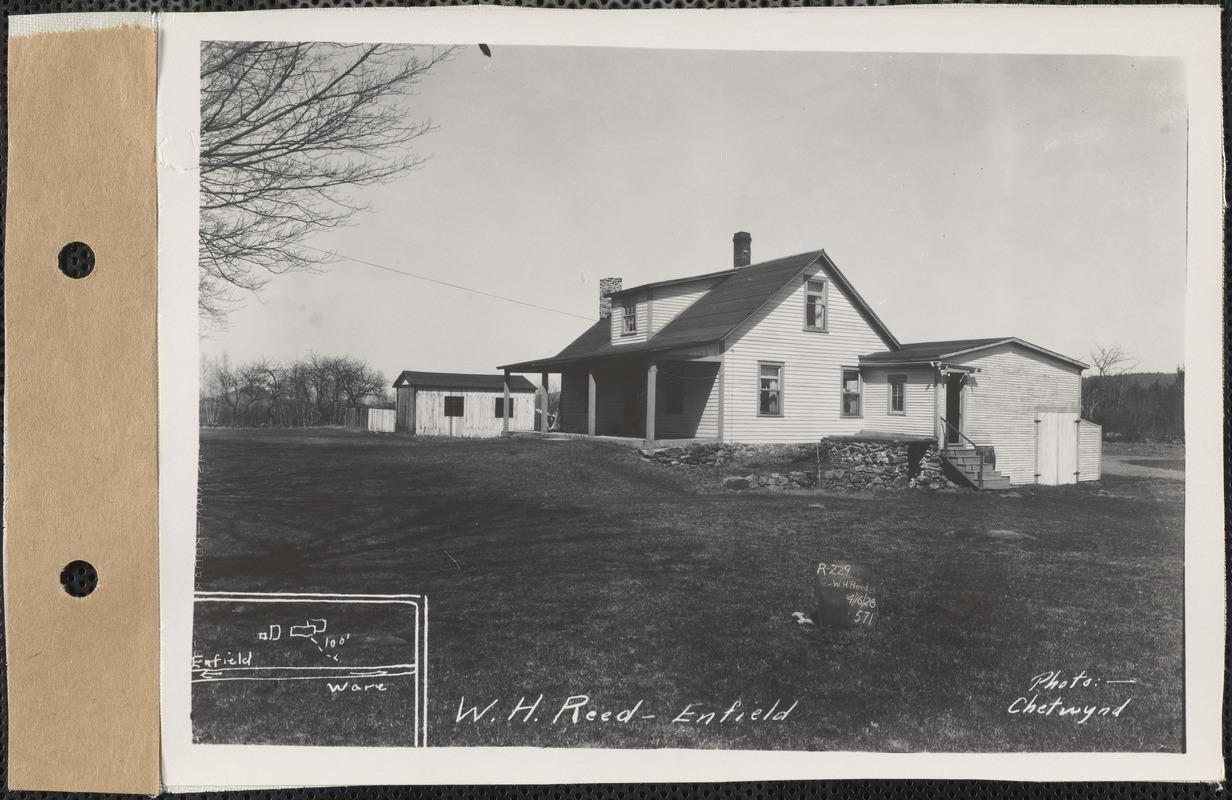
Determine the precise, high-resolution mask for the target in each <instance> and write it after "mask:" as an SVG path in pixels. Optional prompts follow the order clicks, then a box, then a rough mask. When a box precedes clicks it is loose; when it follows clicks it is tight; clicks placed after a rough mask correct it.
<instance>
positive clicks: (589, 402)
mask: <svg viewBox="0 0 1232 800" xmlns="http://www.w3.org/2000/svg"><path fill="white" fill-rule="evenodd" d="M586 380H587V385H586V435H587V436H594V435H595V394H596V392H595V367H594V365H593V364H592V365H591V366H589V367H588V368H587V369H586Z"/></svg>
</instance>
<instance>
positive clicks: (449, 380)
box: [394, 370, 535, 392]
mask: <svg viewBox="0 0 1232 800" xmlns="http://www.w3.org/2000/svg"><path fill="white" fill-rule="evenodd" d="M403 386H414V387H415V388H416V389H457V390H458V391H467V390H470V391H477V392H501V391H504V389H505V376H504V375H471V374H465V373H459V372H412V371H410V370H404V371H403V372H402V374H401V375H399V376H398V378H397V380H395V381H394V388H395V389H398V388H401V387H403ZM509 391H511V392H533V391H535V385H534V384H533V383H531V382H530V381H529V380H527V379H526V378H524V377H522V376H521V375H514V376H511V377H510V378H509Z"/></svg>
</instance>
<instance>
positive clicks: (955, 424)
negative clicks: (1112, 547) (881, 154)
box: [502, 233, 1100, 488]
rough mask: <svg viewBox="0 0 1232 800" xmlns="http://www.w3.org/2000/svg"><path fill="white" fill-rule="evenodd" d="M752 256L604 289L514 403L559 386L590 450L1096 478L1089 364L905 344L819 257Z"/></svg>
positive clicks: (571, 423) (1010, 348)
mask: <svg viewBox="0 0 1232 800" xmlns="http://www.w3.org/2000/svg"><path fill="white" fill-rule="evenodd" d="M749 251H750V239H749V235H748V234H747V233H738V234H736V236H735V268H734V269H727V270H723V271H721V272H712V273H708V274H705V275H697V276H693V277H688V278H678V279H672V280H664V281H657V282H654V283H648V284H644V285H641V286H635V287H632V288H628V289H624V288H622V287H621V282H620V281H619V279H605V280H604V281H603V282H601V285H600V294H601V299H600V319H599V321H598V322H596V323H595V324H594V325H592V326H591V327H590V328H589V329H588V330H587V331H585V332H584V333H583V334H582V335H581V336H579V337H578V338H577V339H576V340H575V341H574V342H573V343H572V344H570V345H569V346H568V347H566V348H565V349H564V350H562V351H561V352H560V353H559V354H557V355H555V356H552V357H550V358H541V359H536V360H533V361H525V362H520V363H516V364H509V365H507V366H505V367H502V369H504V371H505V376H506V378H507V379H508V380H510V387H511V391H512V387H513V386H514V385H515V383H514V382H515V381H516V379H513V378H510V377H509V376H510V374H511V373H514V372H537V373H540V374H542V376H543V380H542V382H543V384H544V385H547V375H548V373H559V374H560V376H561V401H560V415H561V429H562V430H563V431H565V432H573V433H579V434H588V435H591V436H595V435H607V436H622V437H637V438H641V439H645V440H647V441H662V440H665V439H691V440H703V441H705V440H708V441H719V442H741V443H758V442H811V441H817V440H819V439H822V438H826V437H868V438H874V439H887V438H891V439H898V440H905V441H917V442H925V441H931V442H933V443H937V444H938V445H939V446H940V447H941V449H942V454H943V457H944V458H945V460H946V461H948V462H949V463H950V465H951V466H952V467H954V469H955V470H958V471H960V472H962V473H963V474H964V475H966V476H967V477H968V478H969V479H970V482H971V483H972V484H973V485H976V484H977V483H978V484H979V485H980V488H998V487H1005V486H1008V485H1019V484H1024V483H1047V484H1055V483H1073V482H1075V481H1078V480H1095V479H1098V477H1099V470H1100V464H1099V452H1100V431H1099V427H1098V426H1096V425H1093V424H1092V423H1089V422H1087V421H1086V420H1082V419H1080V416H1079V411H1080V403H1081V375H1082V370H1083V369H1085V368H1086V365H1085V364H1083V363H1082V362H1080V361H1077V360H1075V359H1073V358H1069V357H1067V356H1064V355H1060V354H1058V353H1053V352H1050V351H1048V350H1046V349H1044V348H1042V347H1038V346H1036V345H1033V344H1030V343H1028V342H1025V341H1022V340H1021V339H1017V338H1014V337H994V338H983V339H964V340H954V341H941V342H920V343H915V344H903V343H901V342H899V341H898V339H896V338H895V337H894V335H893V334H892V333H891V332H890V330H889V329H888V328H887V327H886V325H885V323H883V322H882V321H881V320H880V319H879V318H878V317H877V315H876V314H875V313H874V312H873V310H872V309H871V308H870V307H869V305H868V303H866V302H865V301H864V299H863V298H862V297H861V296H860V294H859V293H858V292H857V291H856V290H855V288H854V287H853V286H852V285H851V283H850V281H848V280H847V278H846V277H845V276H844V275H843V273H842V272H841V271H840V270H839V269H838V267H837V266H835V264H834V262H833V261H831V260H830V257H829V256H827V255H826V253H825V252H824V251H822V250H818V251H816V252H811V253H803V254H801V255H796V256H790V257H788V258H780V259H776V260H774V261H767V262H764V263H760V264H750V263H749V262H750V258H749ZM523 380H524V379H523ZM509 429H510V430H514V428H513V427H512V425H511V426H510V427H509ZM994 462H995V468H994V467H993V466H992V464H993V463H994ZM981 464H982V465H983V466H981Z"/></svg>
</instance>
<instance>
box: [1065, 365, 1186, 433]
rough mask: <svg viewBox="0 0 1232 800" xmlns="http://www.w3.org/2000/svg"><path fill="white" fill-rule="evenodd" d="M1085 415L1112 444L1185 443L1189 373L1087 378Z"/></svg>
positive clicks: (1084, 396)
mask: <svg viewBox="0 0 1232 800" xmlns="http://www.w3.org/2000/svg"><path fill="white" fill-rule="evenodd" d="M1082 415H1083V417H1085V418H1086V419H1089V420H1091V421H1092V422H1095V423H1098V424H1099V425H1102V426H1103V428H1104V438H1105V439H1109V440H1112V441H1127V442H1183V441H1185V369H1184V367H1178V368H1177V370H1176V372H1175V373H1169V372H1125V373H1121V374H1119V375H1091V376H1089V377H1086V378H1083V379H1082Z"/></svg>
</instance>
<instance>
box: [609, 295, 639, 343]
mask: <svg viewBox="0 0 1232 800" xmlns="http://www.w3.org/2000/svg"><path fill="white" fill-rule="evenodd" d="M626 299H628V298H624V297H613V298H612V316H611V320H612V344H614V345H619V344H634V343H636V342H644V341H646V308H647V306H646V295H644V294H638V296H637V333H634V334H630V335H629V336H625V335H624V334H623V333H621V331H623V330H624V324H625V309H624V305H625V300H626Z"/></svg>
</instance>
